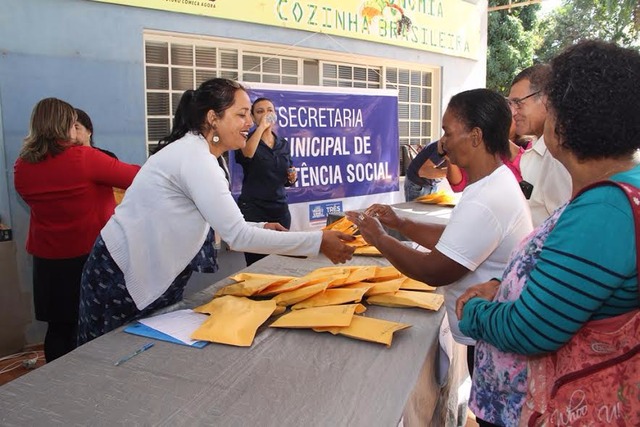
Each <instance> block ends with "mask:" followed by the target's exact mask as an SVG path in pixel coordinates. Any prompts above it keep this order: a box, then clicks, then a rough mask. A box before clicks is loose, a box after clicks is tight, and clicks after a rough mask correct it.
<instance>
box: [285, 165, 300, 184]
mask: <svg viewBox="0 0 640 427" xmlns="http://www.w3.org/2000/svg"><path fill="white" fill-rule="evenodd" d="M287 179H288V180H289V184H295V182H296V181H297V180H298V170H297V169H296V168H295V167H293V166H290V167H289V169H287Z"/></svg>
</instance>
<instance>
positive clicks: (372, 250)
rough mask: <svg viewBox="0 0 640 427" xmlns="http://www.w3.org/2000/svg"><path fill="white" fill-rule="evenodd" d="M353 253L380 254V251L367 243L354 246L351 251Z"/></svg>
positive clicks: (364, 254)
mask: <svg viewBox="0 0 640 427" xmlns="http://www.w3.org/2000/svg"><path fill="white" fill-rule="evenodd" d="M353 254H354V255H362V256H382V253H381V252H380V250H379V249H378V248H376V247H375V246H371V245H367V246H361V247H359V248H356V250H355V251H353Z"/></svg>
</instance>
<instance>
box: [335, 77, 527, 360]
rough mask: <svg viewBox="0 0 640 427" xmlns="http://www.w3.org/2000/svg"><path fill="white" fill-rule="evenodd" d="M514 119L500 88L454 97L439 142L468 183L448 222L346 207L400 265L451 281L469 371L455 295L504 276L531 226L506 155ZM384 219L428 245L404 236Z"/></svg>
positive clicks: (432, 279)
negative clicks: (405, 241)
mask: <svg viewBox="0 0 640 427" xmlns="http://www.w3.org/2000/svg"><path fill="white" fill-rule="evenodd" d="M510 126H511V111H510V109H509V106H508V105H507V102H506V101H505V99H504V97H502V96H501V95H499V94H498V93H496V92H493V91H491V90H488V89H474V90H469V91H466V92H461V93H459V94H457V95H455V96H454V97H453V98H451V101H450V102H449V105H448V107H447V110H446V111H445V113H444V116H443V118H442V128H443V129H444V135H443V136H442V138H441V139H440V143H441V146H442V149H443V150H444V151H445V154H446V155H447V157H448V158H449V161H450V162H451V163H453V164H455V165H457V166H459V167H460V168H462V169H464V170H465V172H466V174H467V176H468V183H467V186H466V188H465V189H464V191H463V192H462V196H461V198H460V201H459V202H458V204H457V206H456V207H455V208H454V209H453V211H452V212H451V218H450V220H449V223H448V224H447V225H446V226H444V225H439V224H430V223H427V222H420V221H413V220H410V219H407V218H400V217H399V216H398V215H396V213H395V212H394V211H393V208H391V207H390V206H388V205H379V204H375V205H372V206H371V207H370V208H369V209H367V210H366V212H365V213H364V214H359V213H357V212H347V216H348V217H349V219H351V220H352V221H353V222H354V223H355V224H356V225H357V226H358V227H359V229H360V232H361V233H362V236H363V237H364V239H365V240H366V241H367V242H369V243H370V244H372V245H375V246H376V247H377V248H378V249H379V250H380V252H381V253H382V254H383V255H384V256H385V257H386V258H387V259H388V260H389V261H390V262H391V263H392V264H393V265H394V266H395V267H396V268H397V269H398V270H400V271H401V272H402V273H404V274H405V275H407V276H409V277H412V278H414V279H417V280H420V281H422V282H424V283H428V284H429V285H432V286H445V292H444V295H445V305H446V308H447V314H448V317H449V322H450V325H451V332H452V334H453V338H454V339H455V340H456V341H457V342H458V343H461V344H464V345H467V346H469V352H468V355H469V359H468V361H470V364H469V368H470V371H471V369H472V367H473V348H474V347H473V346H474V344H475V341H474V340H472V339H470V338H468V337H466V336H464V335H462V334H461V333H460V330H459V329H458V321H457V317H456V315H455V304H456V299H457V298H458V297H459V296H460V295H461V294H462V293H463V292H464V291H465V290H466V289H467V288H468V287H469V286H471V285H473V284H476V283H478V280H483V281H486V280H489V279H491V278H492V277H500V276H501V274H502V271H503V270H504V268H505V266H506V265H507V261H508V259H509V254H510V253H511V251H512V250H513V249H514V248H515V247H516V244H517V243H518V242H520V240H522V239H523V238H524V237H525V236H526V235H527V234H529V233H530V232H531V230H532V225H531V214H530V212H529V207H528V205H527V201H526V199H525V198H524V195H523V194H522V191H521V190H520V187H519V186H518V182H517V180H516V179H515V177H514V175H513V173H512V172H511V171H510V170H509V169H508V168H507V167H506V166H505V165H503V163H502V160H500V158H501V156H502V157H504V156H508V155H509V127H510ZM383 225H385V226H387V227H389V228H392V229H395V230H398V231H399V232H400V233H401V234H403V235H404V236H406V237H407V238H409V239H411V240H413V241H414V242H416V243H419V244H420V245H422V246H424V247H425V248H427V249H429V250H430V252H427V253H425V252H421V251H418V250H415V249H412V248H410V247H409V246H406V245H404V244H402V243H401V242H400V241H398V240H397V239H395V238H393V237H391V236H390V235H389V234H387V233H386V231H385V230H384V228H383Z"/></svg>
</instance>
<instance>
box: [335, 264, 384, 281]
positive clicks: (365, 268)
mask: <svg viewBox="0 0 640 427" xmlns="http://www.w3.org/2000/svg"><path fill="white" fill-rule="evenodd" d="M377 271H378V267H377V266H375V265H362V266H354V267H351V274H349V277H347V279H346V280H345V281H344V283H343V285H350V284H352V283H358V282H362V281H365V280H369V279H371V278H372V277H376V272H377Z"/></svg>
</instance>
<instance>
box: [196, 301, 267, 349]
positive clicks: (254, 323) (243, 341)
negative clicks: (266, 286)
mask: <svg viewBox="0 0 640 427" xmlns="http://www.w3.org/2000/svg"><path fill="white" fill-rule="evenodd" d="M275 309H276V302H275V301H273V300H266V301H253V300H250V299H249V298H245V297H234V296H231V295H226V296H223V297H220V298H215V299H213V300H212V301H210V302H209V303H207V304H205V305H201V306H200V307H196V308H195V310H197V311H199V312H206V313H209V314H211V316H209V318H208V319H207V321H206V322H204V324H203V325H202V326H201V327H200V328H198V329H197V330H196V331H195V332H194V333H193V334H192V335H191V338H193V339H197V340H205V341H211V342H217V343H221V344H229V345H235V346H239V347H249V346H250V345H251V344H252V343H253V338H254V337H255V335H256V331H257V330H258V328H259V327H260V325H262V324H263V323H264V322H265V321H266V320H267V319H268V318H269V316H271V315H272V314H273V312H274V311H275Z"/></svg>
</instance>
